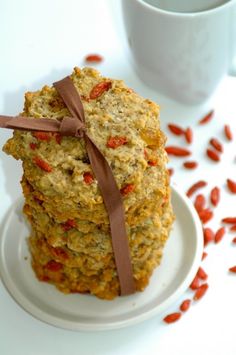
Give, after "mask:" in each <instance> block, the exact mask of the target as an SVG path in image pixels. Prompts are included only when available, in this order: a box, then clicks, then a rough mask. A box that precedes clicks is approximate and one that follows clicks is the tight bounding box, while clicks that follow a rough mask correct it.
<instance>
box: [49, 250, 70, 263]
mask: <svg viewBox="0 0 236 355" xmlns="http://www.w3.org/2000/svg"><path fill="white" fill-rule="evenodd" d="M51 250H52V253H53V254H54V256H57V257H58V258H60V259H63V260H67V259H68V258H69V255H68V254H67V252H66V251H65V250H64V249H63V248H61V247H55V248H53V247H52V249H51Z"/></svg>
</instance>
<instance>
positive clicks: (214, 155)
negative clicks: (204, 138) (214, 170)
mask: <svg viewBox="0 0 236 355" xmlns="http://www.w3.org/2000/svg"><path fill="white" fill-rule="evenodd" d="M206 155H207V156H208V158H210V159H211V160H212V161H216V162H218V161H220V156H219V154H218V153H217V152H216V151H214V150H212V149H210V148H208V149H207V150H206Z"/></svg>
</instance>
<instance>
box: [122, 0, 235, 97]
mask: <svg viewBox="0 0 236 355" xmlns="http://www.w3.org/2000/svg"><path fill="white" fill-rule="evenodd" d="M122 10H123V19H124V25H125V29H126V34H127V37H128V43H129V46H130V49H131V53H132V57H133V63H134V67H135V68H136V71H137V73H138V75H139V77H140V78H141V79H142V80H143V81H144V82H145V83H146V84H148V85H149V86H151V87H152V88H153V89H155V90H157V91H158V92H160V93H162V94H164V95H166V96H168V97H170V98H172V99H174V100H176V101H179V102H182V103H185V104H199V103H202V102H204V101H205V100H206V99H208V98H209V97H210V96H211V95H212V93H213V92H214V90H215V89H216V87H217V85H218V83H219V82H220V81H221V79H222V78H223V76H224V75H226V74H227V73H229V71H230V66H231V64H232V62H233V56H234V54H233V52H234V51H235V48H236V43H235V42H236V33H235V31H236V2H235V0H228V1H226V0H122Z"/></svg>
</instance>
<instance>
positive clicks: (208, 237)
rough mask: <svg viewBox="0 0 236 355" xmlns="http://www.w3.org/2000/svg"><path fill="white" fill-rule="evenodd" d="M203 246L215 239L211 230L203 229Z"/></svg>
mask: <svg viewBox="0 0 236 355" xmlns="http://www.w3.org/2000/svg"><path fill="white" fill-rule="evenodd" d="M203 238H204V246H206V245H207V244H208V243H210V242H212V241H213V240H214V239H215V233H214V232H213V230H212V229H211V228H203Z"/></svg>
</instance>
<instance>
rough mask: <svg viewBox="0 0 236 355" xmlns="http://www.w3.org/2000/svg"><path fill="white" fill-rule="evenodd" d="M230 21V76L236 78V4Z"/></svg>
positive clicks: (231, 12)
mask: <svg viewBox="0 0 236 355" xmlns="http://www.w3.org/2000/svg"><path fill="white" fill-rule="evenodd" d="M229 20H230V21H229V43H230V49H229V50H230V53H229V58H230V63H229V75H233V76H236V2H235V3H233V6H232V9H231V11H230V18H229Z"/></svg>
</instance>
